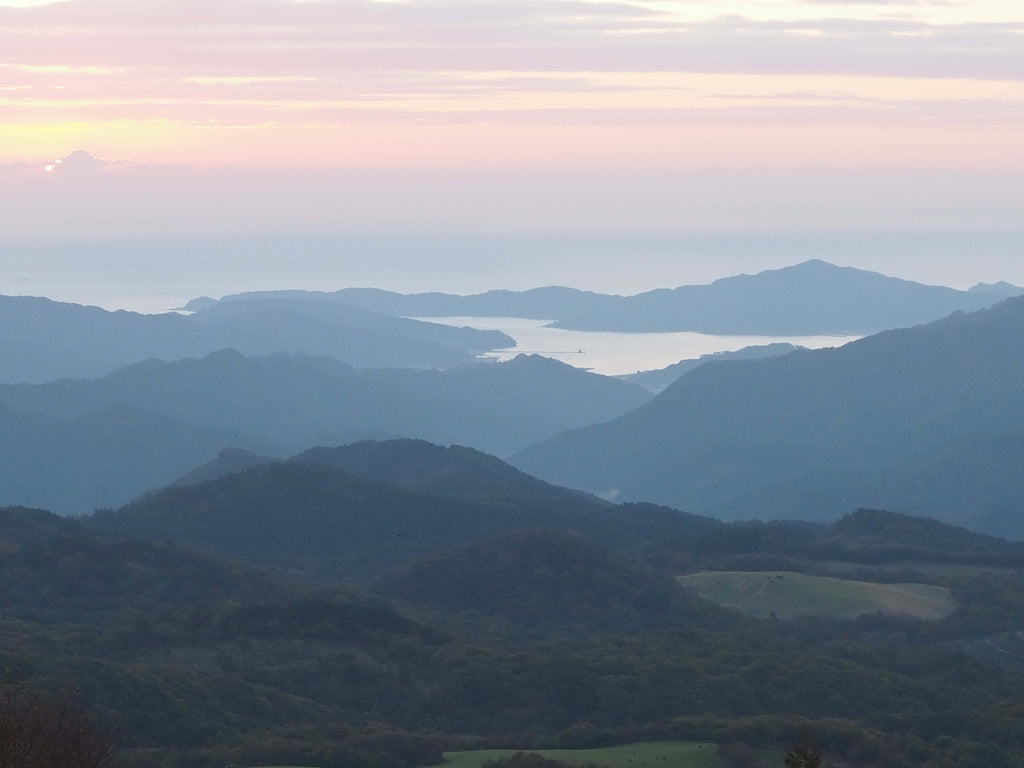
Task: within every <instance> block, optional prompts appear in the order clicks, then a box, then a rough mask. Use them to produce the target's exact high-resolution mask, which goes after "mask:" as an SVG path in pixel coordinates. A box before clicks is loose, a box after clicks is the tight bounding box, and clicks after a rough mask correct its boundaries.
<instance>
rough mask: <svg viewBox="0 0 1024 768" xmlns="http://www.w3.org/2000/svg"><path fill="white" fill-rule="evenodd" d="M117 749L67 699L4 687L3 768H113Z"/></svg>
mask: <svg viewBox="0 0 1024 768" xmlns="http://www.w3.org/2000/svg"><path fill="white" fill-rule="evenodd" d="M113 765H114V755H113V743H112V741H111V739H110V737H109V736H108V735H106V734H104V733H102V732H101V731H98V730H96V729H95V728H94V727H93V726H92V724H91V723H90V722H89V720H88V718H87V717H86V716H85V713H84V712H83V711H82V709H81V707H80V706H79V705H78V704H77V703H76V702H75V700H74V698H73V697H72V696H71V695H70V694H68V695H65V696H63V697H61V698H59V699H48V698H45V697H44V696H42V695H41V694H39V693H38V692H36V691H34V690H32V689H30V688H29V687H28V686H26V685H25V684H24V683H6V682H0V768H112V766H113Z"/></svg>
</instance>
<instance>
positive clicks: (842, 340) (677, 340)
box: [415, 317, 860, 376]
mask: <svg viewBox="0 0 1024 768" xmlns="http://www.w3.org/2000/svg"><path fill="white" fill-rule="evenodd" d="M415 319H417V320H423V321H425V322H431V323H442V324H444V325H455V326H463V325H466V326H470V327H472V328H479V329H481V330H497V331H502V332H504V333H507V334H508V335H509V336H511V337H512V338H513V339H515V340H516V346H515V347H510V348H508V349H501V350H496V351H494V352H490V353H488V354H485V355H483V356H482V357H483V358H484V359H490V360H498V361H505V360H511V359H512V358H514V357H515V356H516V355H522V354H534V355H543V356H544V357H551V358H554V359H555V360H560V361H562V362H563V363H568V364H569V365H572V366H575V367H577V368H584V369H586V370H590V371H593V372H595V373H601V374H604V375H606V376H617V375H621V374H627V373H637V372H639V371H648V370H656V369H658V368H664V367H665V366H668V365H672V364H673V363H678V362H679V361H680V360H692V359H695V358H698V357H700V356H701V355H710V354H714V353H716V352H733V351H736V350H738V349H743V348H744V347H752V346H762V345H765V344H772V343H775V342H788V343H790V344H794V345H796V346H801V347H807V348H809V349H821V348H823V347H840V346H842V345H843V344H846V343H848V342H850V341H854V340H856V339H858V338H860V337H859V336H722V335H715V334H706V333H690V332H672V333H614V332H609V331H574V330H569V329H565V328H548V327H546V326H547V324H548V323H550V322H551V321H550V320H537V319H532V318H522V317H418V318H415Z"/></svg>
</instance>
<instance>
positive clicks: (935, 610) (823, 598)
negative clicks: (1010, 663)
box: [679, 571, 956, 620]
mask: <svg viewBox="0 0 1024 768" xmlns="http://www.w3.org/2000/svg"><path fill="white" fill-rule="evenodd" d="M679 581H680V583H682V584H683V585H684V586H686V587H688V588H689V589H692V590H693V591H695V592H696V593H697V594H699V595H700V596H701V597H704V598H706V599H708V600H711V601H712V602H714V603H718V604H719V605H723V606H728V607H731V608H736V609H738V610H740V611H743V612H744V613H747V614H750V615H753V616H766V617H767V616H772V615H774V616H776V617H778V618H780V619H791V618H795V617H796V616H830V617H837V618H840V617H845V618H852V617H854V616H859V615H861V614H864V613H875V612H880V613H884V614H891V615H897V614H903V615H907V616H914V617H916V618H919V619H925V620H938V619H941V618H944V617H946V616H948V615H949V614H950V613H952V612H953V610H954V609H955V608H956V601H954V599H953V595H952V592H951V591H950V590H949V589H947V588H946V587H937V586H933V585H931V584H876V583H873V582H867V581H853V580H850V579H838V578H832V577H827V576H811V575H808V574H805V573H792V572H788V571H704V572H702V573H694V574H691V575H689V576H681V577H680V578H679Z"/></svg>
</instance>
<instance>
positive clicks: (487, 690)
mask: <svg viewBox="0 0 1024 768" xmlns="http://www.w3.org/2000/svg"><path fill="white" fill-rule="evenodd" d="M282 466H283V467H284V468H285V469H291V470H294V469H295V467H293V466H289V465H282ZM266 469H268V468H261V469H258V470H254V472H260V471H266ZM307 469H308V468H307ZM247 474H249V473H243V474H241V475H237V476H235V477H245V476H246V475H247ZM559 536H561V537H562V539H563V544H564V535H561V534H559ZM0 541H3V542H4V545H3V546H2V547H0V592H2V595H0V597H2V599H3V602H4V606H5V610H4V618H2V619H0V657H2V659H3V662H4V664H5V665H6V666H8V667H11V668H14V669H17V670H19V671H20V672H21V673H24V674H27V675H28V676H29V677H30V678H31V679H32V680H33V681H35V682H36V683H37V684H40V685H45V686H52V687H54V688H56V689H58V690H59V689H61V688H62V687H63V686H66V685H67V683H68V682H73V683H74V684H75V685H76V686H77V687H78V688H79V690H80V692H81V696H80V698H81V700H82V703H83V704H84V705H85V706H86V707H87V708H88V710H89V712H90V713H91V714H92V715H93V716H94V717H95V718H96V719H97V720H98V721H99V723H100V724H101V725H102V726H104V727H110V728H113V729H114V730H115V732H116V733H118V734H119V736H118V738H119V741H120V743H121V744H122V745H123V746H124V748H125V749H126V754H125V757H126V758H127V759H128V760H129V761H131V763H132V764H136V765H139V766H140V768H141V766H163V765H167V766H171V765H176V766H178V765H195V766H211V767H212V766H223V765H225V764H227V763H232V762H233V763H236V764H247V765H267V764H291V765H318V766H329V765H346V766H366V768H380V766H381V765H385V764H386V765H388V766H393V768H412V766H415V765H424V764H428V763H430V762H432V761H435V760H436V759H437V757H438V752H439V750H440V748H442V747H448V748H451V747H453V746H462V747H465V746H504V747H508V746H517V747H531V746H545V745H551V744H556V743H559V740H560V739H568V738H569V734H573V733H577V734H579V733H588V734H589V737H588V738H591V739H592V740H596V742H595V743H598V742H599V743H614V742H615V741H620V742H621V741H632V740H636V739H637V738H648V739H651V738H654V739H666V738H685V739H691V740H713V741H722V742H729V743H733V744H750V745H753V746H754V747H756V746H759V745H762V744H772V745H784V744H785V743H786V740H787V739H789V738H791V736H792V733H793V732H794V729H795V728H797V727H801V728H804V729H807V728H808V727H810V728H811V729H813V730H815V731H816V732H820V733H822V734H823V735H826V736H828V740H827V741H825V742H824V743H823V746H824V745H825V744H827V745H828V748H829V749H830V750H834V752H833V754H835V755H841V754H848V758H849V759H850V760H852V761H854V762H855V763H856V764H858V765H863V766H879V768H881V766H898V767H899V768H902V767H903V766H907V767H908V768H909V766H920V765H922V762H921V761H922V760H923V759H925V758H927V759H929V760H930V759H933V758H936V757H937V756H939V755H946V756H948V757H950V758H951V759H952V757H953V756H956V758H957V759H956V761H955V763H956V765H958V766H961V767H967V768H975V767H976V766H977V768H981V767H982V766H985V768H990V767H991V766H992V765H1008V766H1009V765H1015V764H1016V763H1014V762H1012V759H1011V757H1012V750H1016V749H1018V748H1019V743H1020V736H1019V730H1017V729H1015V727H1014V726H1015V725H1016V722H1017V721H1016V719H1015V717H1014V715H1013V707H1014V702H1016V701H1017V699H1018V697H1019V690H1020V686H1021V684H1022V683H1024V681H1022V679H1021V678H1020V677H1019V676H1018V673H1016V672H1014V671H1004V670H999V669H997V668H995V667H992V666H989V665H987V664H985V663H980V662H975V661H972V660H970V659H968V658H964V657H961V656H958V655H956V654H954V653H952V652H951V651H948V650H944V649H942V648H937V647H933V646H931V645H929V644H928V642H927V638H926V636H925V635H924V633H923V632H922V630H921V628H920V627H919V626H917V625H910V624H907V623H905V622H904V623H901V622H899V621H889V620H882V619H878V618H871V619H869V620H868V621H865V622H862V623H855V624H849V623H846V624H844V623H823V624H807V625H803V624H800V623H799V622H798V623H794V624H787V623H780V622H751V621H745V620H736V622H735V623H734V624H733V625H732V626H730V628H729V629H728V630H725V629H717V630H716V629H707V628H706V625H705V623H704V622H703V621H702V620H701V618H700V617H701V614H700V613H694V614H691V623H690V624H689V625H688V626H687V628H686V629H685V630H682V631H670V632H657V633H646V634H644V635H638V636H632V637H623V636H616V637H605V638H593V637H583V638H578V639H573V640H566V639H563V640H557V641H547V642H511V641H508V640H498V639H494V638H486V637H481V636H478V635H473V634H469V633H457V632H439V631H437V630H434V629H432V628H431V627H429V626H427V625H425V624H422V623H418V622H416V621H412V620H410V619H409V618H407V617H406V616H403V615H402V614H401V613H399V612H396V611H395V610H394V609H393V608H391V607H390V606H388V605H387V604H384V603H382V602H380V601H379V600H375V599H372V598H367V597H365V596H360V595H359V594H357V593H353V592H349V591H338V590H331V589H315V590H314V589H311V588H303V587H296V586H294V585H290V584H287V583H284V582H282V581H280V579H279V576H278V575H276V574H274V573H268V572H255V571H252V570H250V569H247V568H244V567H242V566H239V565H237V564H231V563H225V562H223V561H219V560H217V559H216V558H213V557H210V556H204V555H196V554H192V553H189V552H187V551H183V548H182V547H181V546H180V545H178V546H169V545H164V544H152V543H147V542H142V541H129V542H123V541H122V542H116V541H105V540H101V539H97V538H95V537H94V536H92V535H91V534H89V532H88V531H87V530H85V527H84V526H83V525H82V524H81V523H79V522H77V521H70V520H66V519H60V518H56V517H55V516H53V515H48V514H46V513H41V512H33V511H28V510H7V511H5V512H4V513H3V514H0ZM579 543H580V545H581V547H580V548H579V550H574V549H573V548H572V547H570V548H569V551H568V552H567V551H566V549H565V548H564V547H563V546H562V544H558V546H556V547H555V549H554V551H552V550H551V549H550V548H547V547H546V546H544V545H541V544H538V545H537V547H536V549H537V550H538V552H542V553H543V552H546V553H548V554H555V556H556V557H567V558H568V560H569V561H570V562H571V563H572V568H571V571H572V572H569V573H564V572H563V573H562V574H561V575H562V576H563V577H564V580H566V581H567V582H568V583H570V584H573V585H574V588H575V589H576V590H577V594H580V591H579V590H580V588H581V587H582V588H583V591H582V594H583V595H584V596H585V597H586V591H587V589H586V586H587V585H588V584H589V586H590V587H592V589H591V590H590V591H593V592H594V598H587V599H596V598H597V597H598V596H599V595H601V594H602V589H600V588H597V587H598V582H597V581H590V582H588V578H592V579H594V580H596V579H597V578H598V573H599V571H598V570H597V568H598V567H599V563H598V561H597V560H595V558H596V557H597V554H598V551H597V550H594V549H592V548H591V547H590V545H588V544H586V543H584V542H579ZM485 551H486V548H485V547H484V548H481V549H480V550H479V552H480V553H483V552H485ZM524 554H525V553H524ZM538 557H540V555H538ZM459 559H460V558H459V557H456V558H455V559H454V560H453V561H452V562H458V561H459ZM470 559H471V560H472V559H473V558H472V557H471V558H470ZM535 563H536V561H535ZM588 564H589V566H593V567H591V568H590V571H591V576H589V577H588V575H587V573H586V570H587V568H588ZM479 565H480V568H479V569H477V568H476V567H474V569H473V570H476V571H478V572H479V573H480V574H481V576H482V577H484V578H490V577H491V576H494V577H496V578H497V579H498V581H499V582H500V583H501V584H504V585H505V587H506V588H507V589H508V590H509V592H507V593H506V594H514V591H515V589H516V587H515V585H514V584H512V583H511V582H510V581H507V580H504V581H503V580H502V577H501V572H502V570H505V569H497V570H494V569H491V570H488V567H487V564H486V563H484V562H480V563H479ZM508 565H509V569H508V570H509V572H514V570H515V568H514V566H513V564H508ZM549 567H552V566H549ZM577 568H582V569H583V571H582V572H577ZM552 569H553V570H554V569H555V567H552ZM610 573H611V574H612V575H614V581H613V583H617V585H618V586H614V587H612V588H610V589H608V590H606V591H605V592H604V594H610V595H612V596H614V595H618V596H619V597H621V598H624V597H626V596H627V595H629V594H630V590H631V589H633V588H639V589H640V591H641V592H642V591H643V587H640V586H639V582H637V581H633V580H632V579H633V578H634V577H633V576H632V575H630V574H635V573H636V571H635V570H631V569H630V568H619V567H616V566H614V564H613V565H612V567H611V569H610ZM534 583H535V584H536V583H538V582H534ZM1013 594H1015V595H1017V597H1018V598H1019V597H1020V595H1021V594H1024V592H1021V591H1020V590H1018V591H1016V592H1014V593H1013ZM507 606H508V608H509V610H510V611H511V609H512V608H513V604H512V602H511V601H510V602H509V603H508V604H507ZM620 607H621V608H622V610H625V607H624V606H620ZM1018 615H1019V614H1018ZM708 616H710V617H712V618H713V617H714V616H715V613H714V612H711V613H709V614H708ZM963 636H964V635H960V637H963ZM921 638H924V641H922V639H921ZM945 639H951V638H945ZM800 718H810V719H811V720H810V722H808V721H807V720H802V719H800ZM583 723H589V724H590V725H589V726H583V725H581V724H583ZM571 728H572V729H574V730H571V731H570V730H568V729H571ZM563 732H565V733H563ZM830 734H831V735H830ZM982 741H984V742H985V743H986V744H987V745H988V751H987V752H986V753H985V758H986V760H987V761H985V762H983V761H981V759H980V756H974V757H970V754H971V753H970V744H971V743H972V742H982ZM872 744H874V745H876V747H877V746H878V745H879V744H884V745H885V747H886V749H885V750H884V751H875V748H873V747H872V746H871V745H872ZM382 754H383V755H386V756H387V757H386V758H381V755H382ZM855 755H856V758H855V757H854V756H855ZM381 760H384V761H385V762H378V761H381ZM924 764H929V763H927V762H926V763H924ZM935 765H943V763H935Z"/></svg>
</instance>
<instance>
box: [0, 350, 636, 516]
mask: <svg viewBox="0 0 1024 768" xmlns="http://www.w3.org/2000/svg"><path fill="white" fill-rule="evenodd" d="M650 396H651V395H650V393H648V392H646V391H645V390H643V389H642V388H640V387H638V386H636V385H634V384H629V383H627V382H623V381H618V380H616V379H613V378H609V377H604V376H599V375H597V374H592V373H588V372H586V371H582V370H580V369H577V368H573V367H571V366H568V365H565V364H564V363H559V362H557V361H555V360H551V359H549V358H543V357H539V356H520V357H518V358H515V359H513V360H511V361H509V362H506V363H493V362H488V363H472V364H469V365H466V366H459V367H456V368H452V369H449V370H444V371H436V370H427V371H422V370H401V369H379V370H355V369H353V368H352V367H350V366H348V365H345V364H344V363H341V362H339V361H337V360H334V359H331V358H324V357H309V356H305V355H288V354H278V355H269V356H266V357H258V358H249V357H245V356H243V355H242V354H240V353H238V352H236V351H234V350H221V351H218V352H215V353H212V354H210V355H207V356H206V357H204V358H201V359H185V360H179V361H176V362H171V363H169V362H163V361H158V360H150V361H146V362H143V363H137V364H135V365H132V366H129V367H127V368H124V369H121V370H118V371H116V372H114V373H112V374H110V375H108V376H106V377H104V378H102V379H75V380H72V379H65V380H59V381H55V382H50V383H47V384H20V385H0V424H3V423H8V424H9V426H8V428H7V429H6V430H3V431H0V456H2V455H8V456H9V463H8V465H7V466H8V469H9V470H10V471H9V472H7V473H4V474H3V475H0V503H10V504H31V505H34V506H41V507H47V508H50V509H53V510H54V511H58V512H62V513H69V512H70V513H76V514H81V513H84V512H88V511H90V510H92V509H93V508H95V507H97V506H116V505H119V504H123V503H125V502H127V501H128V500H129V499H131V498H133V497H134V496H136V495H138V494H139V493H142V492H143V491H145V490H148V489H150V488H153V487H158V486H162V485H165V484H167V483H169V482H172V481H173V480H174V479H175V478H176V477H179V476H180V475H182V474H183V473H185V472H186V471H188V470H190V469H192V468H194V467H196V466H197V465H199V464H201V463H203V462H207V461H210V460H212V459H213V458H214V457H215V456H217V454H218V453H219V452H220V451H221V450H222V449H224V448H227V447H235V448H241V449H245V450H248V451H251V452H254V453H257V454H260V455H265V456H286V455H289V454H291V453H294V452H296V451H299V450H302V449H305V448H308V447H312V446H316V445H328V444H334V445H337V444H341V443H347V442H353V441H355V440H358V439H363V438H365V437H368V436H371V435H374V436H389V437H397V436H404V437H414V438H421V439H429V440H431V441H433V442H437V443H444V444H452V443H456V444H461V445H469V446H471V447H474V448H479V449H481V450H485V451H488V452H491V453H496V454H507V453H510V452H512V451H513V450H517V449H519V448H523V447H525V446H527V445H529V444H531V443H533V442H536V441H538V440H541V439H543V438H545V437H549V436H551V435H552V434H554V433H556V432H558V431H560V430H561V429H564V428H567V427H574V426H581V425H583V424H589V423H592V422H594V421H602V420H606V419H608V418H611V417H613V416H617V415H620V414H622V413H625V412H627V411H630V410H632V409H633V408H635V407H637V406H638V405H640V404H642V403H644V402H646V401H647V400H648V399H649V398H650ZM5 420H6V421H5ZM21 422H24V425H23V426H22V427H18V426H17V424H18V423H21ZM85 424H89V425H90V426H89V428H85ZM157 424H166V425H167V426H166V427H164V428H160V427H158V426H156V425H157ZM111 433H118V434H120V436H121V437H120V439H119V440H116V441H110V442H105V441H102V440H99V439H97V438H98V436H99V435H107V434H111ZM123 451H128V452H129V454H130V455H129V458H128V460H123V459H122V458H121V454H122V452H123ZM49 456H52V457H60V460H61V465H60V466H59V467H57V468H54V467H52V466H51V462H50V461H49V460H48V458H47V457H49ZM118 466H120V467H121V471H120V472H118V471H117V468H118ZM16 468H20V469H16ZM92 476H96V477H103V478H106V480H105V481H104V482H94V481H93V480H90V477H92Z"/></svg>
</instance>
